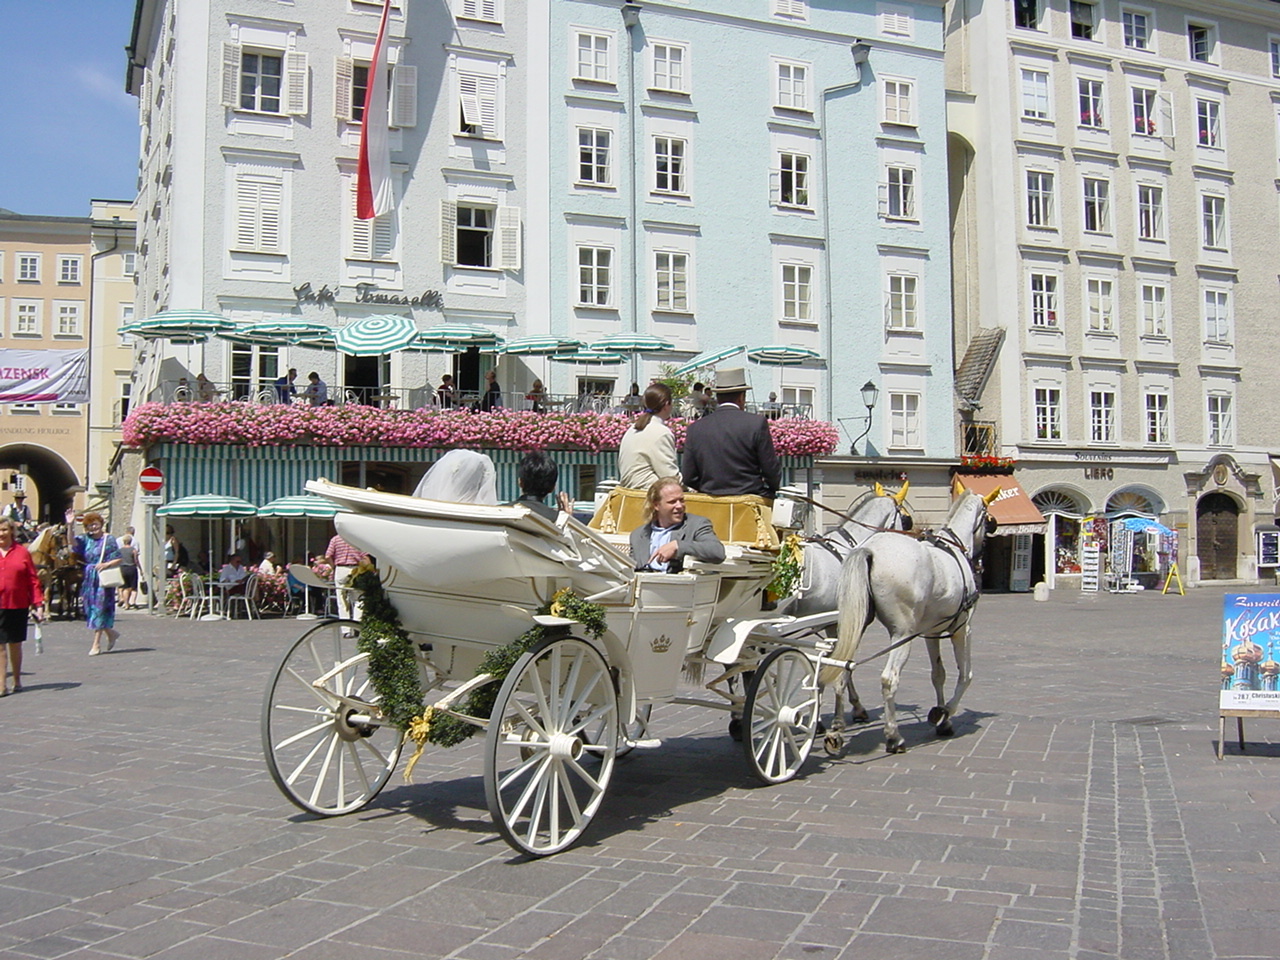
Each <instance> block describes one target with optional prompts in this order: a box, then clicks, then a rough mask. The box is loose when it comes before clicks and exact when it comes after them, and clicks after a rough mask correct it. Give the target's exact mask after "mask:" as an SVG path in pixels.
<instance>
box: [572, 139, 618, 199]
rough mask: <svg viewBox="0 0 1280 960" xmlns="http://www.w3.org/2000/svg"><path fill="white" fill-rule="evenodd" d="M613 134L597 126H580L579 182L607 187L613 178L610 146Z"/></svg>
mask: <svg viewBox="0 0 1280 960" xmlns="http://www.w3.org/2000/svg"><path fill="white" fill-rule="evenodd" d="M612 137H613V134H612V132H611V131H609V130H601V129H599V128H597V127H579V128H578V182H579V183H588V184H592V185H594V186H597V187H607V186H609V185H610V184H611V183H612V182H613V180H612V176H611V174H610V168H609V162H610V161H609V146H610V141H611V139H612Z"/></svg>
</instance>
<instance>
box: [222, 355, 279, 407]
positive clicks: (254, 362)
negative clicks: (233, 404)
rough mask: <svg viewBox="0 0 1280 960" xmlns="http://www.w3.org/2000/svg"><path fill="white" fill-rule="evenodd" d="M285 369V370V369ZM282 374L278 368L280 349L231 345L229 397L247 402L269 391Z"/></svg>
mask: <svg viewBox="0 0 1280 960" xmlns="http://www.w3.org/2000/svg"><path fill="white" fill-rule="evenodd" d="M286 369H287V368H286ZM283 372H284V369H282V368H281V366H280V348H279V347H269V346H266V345H265V344H257V345H255V344H247V343H233V344H232V345H231V396H230V399H234V400H248V399H249V398H251V397H253V396H255V395H257V394H261V393H262V392H263V391H264V390H269V389H271V386H272V384H273V383H275V381H276V378H277V377H279V376H280V374H282V373H283Z"/></svg>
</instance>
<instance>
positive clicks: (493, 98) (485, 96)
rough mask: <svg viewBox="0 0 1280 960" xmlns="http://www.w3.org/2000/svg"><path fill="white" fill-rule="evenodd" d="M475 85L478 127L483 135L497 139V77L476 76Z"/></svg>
mask: <svg viewBox="0 0 1280 960" xmlns="http://www.w3.org/2000/svg"><path fill="white" fill-rule="evenodd" d="M477 80H478V81H479V82H478V84H477V87H476V90H477V94H478V97H479V101H480V127H481V129H482V130H483V131H484V136H486V137H490V138H492V139H494V140H496V139H498V78H497V77H478V78H477Z"/></svg>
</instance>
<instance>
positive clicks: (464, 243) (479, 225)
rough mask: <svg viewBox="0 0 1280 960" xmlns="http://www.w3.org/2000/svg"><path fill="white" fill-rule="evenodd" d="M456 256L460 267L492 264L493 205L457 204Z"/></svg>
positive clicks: (490, 265)
mask: <svg viewBox="0 0 1280 960" xmlns="http://www.w3.org/2000/svg"><path fill="white" fill-rule="evenodd" d="M457 210H458V226H457V237H458V256H457V261H456V262H457V264H458V266H461V267H492V266H493V226H494V223H493V221H494V214H495V213H496V212H497V211H496V210H495V209H494V208H493V207H472V206H467V205H466V204H461V203H460V204H458V207H457Z"/></svg>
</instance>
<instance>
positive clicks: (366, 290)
mask: <svg viewBox="0 0 1280 960" xmlns="http://www.w3.org/2000/svg"><path fill="white" fill-rule="evenodd" d="M341 289H342V288H341V287H340V286H339V285H338V284H336V283H335V284H334V285H333V286H329V284H327V283H326V284H325V285H324V286H322V287H321V288H320V289H319V290H317V289H315V287H313V286H312V285H311V281H310V280H308V281H306V282H305V283H303V284H302V285H301V286H297V287H294V288H293V296H294V299H295V300H296V301H297V303H298V305H299V306H301V305H302V304H304V303H313V304H315V305H316V306H318V307H336V306H337V305H338V293H339V291H341ZM355 293H356V297H355V301H354V302H355V303H387V304H391V305H393V306H398V307H422V308H424V309H427V310H443V309H444V296H443V295H442V294H441V293H440V291H439V290H424V291H423V292H422V293H421V294H419V295H418V296H416V297H407V296H404V295H402V294H396V293H378V287H377V285H376V284H372V283H357V284H356V289H355Z"/></svg>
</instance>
